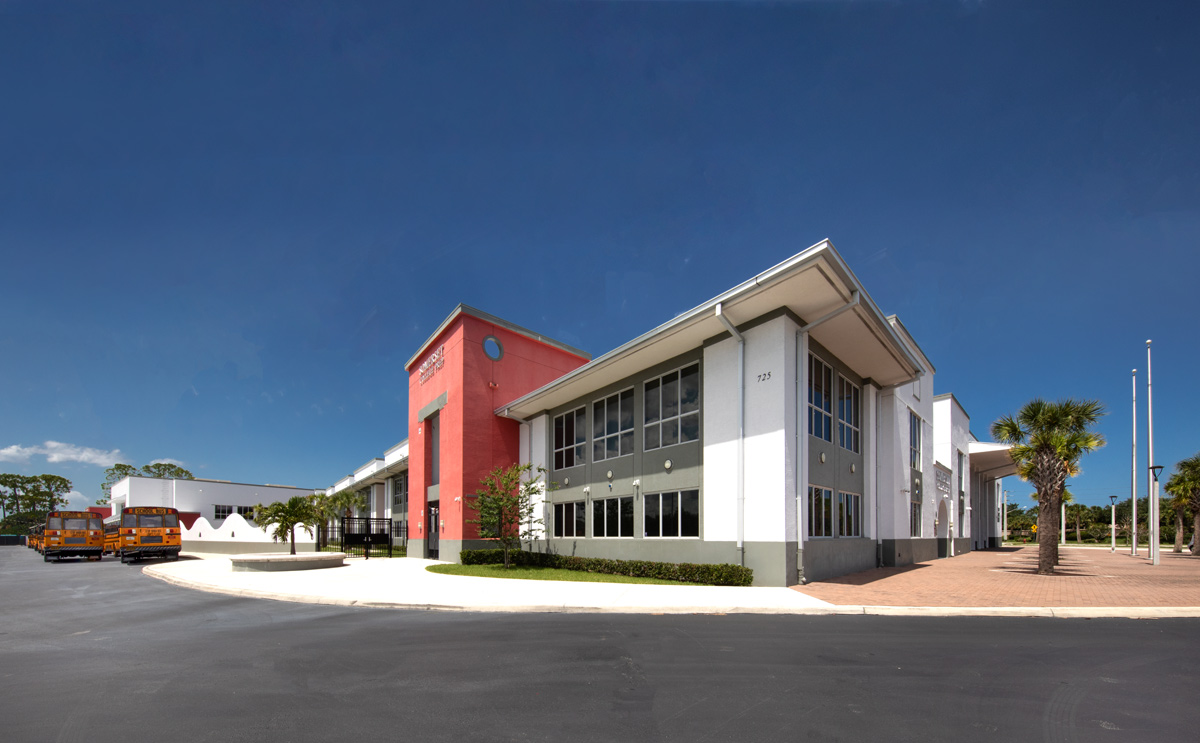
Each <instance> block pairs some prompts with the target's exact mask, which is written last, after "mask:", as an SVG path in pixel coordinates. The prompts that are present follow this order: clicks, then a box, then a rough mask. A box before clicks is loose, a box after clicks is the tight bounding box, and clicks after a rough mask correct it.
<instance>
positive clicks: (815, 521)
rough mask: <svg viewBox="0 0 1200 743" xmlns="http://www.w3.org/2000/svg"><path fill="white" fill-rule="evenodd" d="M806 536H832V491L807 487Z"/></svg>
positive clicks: (812, 486) (811, 486)
mask: <svg viewBox="0 0 1200 743" xmlns="http://www.w3.org/2000/svg"><path fill="white" fill-rule="evenodd" d="M808 536H810V537H832V536H833V491H832V490H830V489H829V488H819V487H816V486H815V485H809V486H808Z"/></svg>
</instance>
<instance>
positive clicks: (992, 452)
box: [967, 441, 1017, 478]
mask: <svg viewBox="0 0 1200 743" xmlns="http://www.w3.org/2000/svg"><path fill="white" fill-rule="evenodd" d="M1010 449H1012V445H1011V444H996V443H993V442H991V441H971V442H968V444H967V454H968V455H969V456H970V457H971V469H972V470H975V471H976V472H978V473H980V474H982V475H985V476H986V477H994V478H1000V477H1008V476H1009V475H1015V474H1017V465H1016V463H1015V462H1013V458H1012V454H1011V453H1010V451H1009V450H1010Z"/></svg>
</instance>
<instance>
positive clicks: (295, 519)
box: [254, 495, 321, 555]
mask: <svg viewBox="0 0 1200 743" xmlns="http://www.w3.org/2000/svg"><path fill="white" fill-rule="evenodd" d="M320 520H321V517H320V515H319V514H317V511H316V509H314V508H313V504H312V501H311V500H309V499H308V498H307V497H306V496H303V495H294V496H292V497H291V498H288V500H287V502H282V501H275V502H274V503H271V504H270V505H266V506H264V505H263V504H261V503H259V504H258V505H257V506H255V507H254V523H256V524H258V525H259V526H261V527H262V528H264V529H266V528H267V527H268V526H274V527H275V529H274V531H273V532H272V534H271V538H272V539H274V540H275V541H276V542H281V541H283V540H285V539H286V540H287V541H288V542H290V543H291V546H292V554H293V555H294V554H296V527H297V526H299V527H300V528H301V529H304V531H306V532H308V534H309V536H312V533H313V527H315V526H316V525H317V524H318V523H319V522H320Z"/></svg>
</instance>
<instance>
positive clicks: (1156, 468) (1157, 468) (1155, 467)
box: [1150, 464, 1163, 482]
mask: <svg viewBox="0 0 1200 743" xmlns="http://www.w3.org/2000/svg"><path fill="white" fill-rule="evenodd" d="M1162 471H1163V466H1162V465H1161V464H1152V465H1150V473H1151V474H1152V475H1154V482H1158V475H1159V473H1160V472H1162Z"/></svg>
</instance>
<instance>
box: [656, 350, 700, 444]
mask: <svg viewBox="0 0 1200 743" xmlns="http://www.w3.org/2000/svg"><path fill="white" fill-rule="evenodd" d="M645 393H646V394H645V399H644V401H643V408H644V410H645V420H644V429H643V440H644V442H645V443H644V448H645V450H646V451H650V450H651V449H659V448H661V447H664V446H671V445H672V444H681V443H683V442H685V441H698V440H699V439H700V364H691V365H689V366H685V367H683V368H682V369H679V370H677V371H673V372H670V373H669V374H664V375H662V376H661V377H659V378H657V379H652V380H650V381H648V382H646V385H645Z"/></svg>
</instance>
